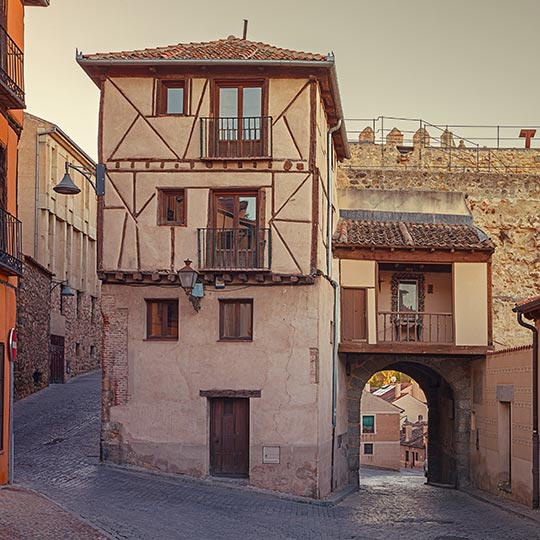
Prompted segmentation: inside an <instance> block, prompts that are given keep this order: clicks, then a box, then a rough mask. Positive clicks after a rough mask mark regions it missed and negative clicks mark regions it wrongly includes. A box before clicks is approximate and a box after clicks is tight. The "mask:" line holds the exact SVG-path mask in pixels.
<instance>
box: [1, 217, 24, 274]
mask: <svg viewBox="0 0 540 540" xmlns="http://www.w3.org/2000/svg"><path fill="white" fill-rule="evenodd" d="M0 269H1V270H3V271H4V272H6V273H8V274H9V275H16V276H20V275H21V274H22V255H21V222H20V221H19V220H18V219H17V218H16V217H15V216H12V215H11V214H10V213H9V212H6V211H5V210H2V209H0Z"/></svg>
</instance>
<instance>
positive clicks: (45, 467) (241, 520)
mask: <svg viewBox="0 0 540 540" xmlns="http://www.w3.org/2000/svg"><path fill="white" fill-rule="evenodd" d="M99 392H100V381H99V374H98V373H92V374H90V375H86V376H82V377H79V378H77V379H74V380H73V381H72V382H70V383H69V384H66V385H53V386H51V387H49V388H47V389H45V390H43V391H42V392H40V393H38V394H35V395H33V396H31V397H29V398H27V399H25V400H22V401H20V402H18V403H17V404H16V406H15V426H16V428H15V442H16V447H15V452H16V469H15V478H16V481H17V482H18V483H19V484H22V485H23V486H27V487H30V488H32V489H34V490H37V491H39V492H41V493H43V494H45V495H46V496H47V497H49V498H50V499H52V500H53V501H55V502H57V503H58V504H59V505H60V506H62V507H63V508H65V509H66V510H67V511H69V512H71V513H73V514H74V515H76V516H80V517H81V518H82V519H83V520H84V521H86V522H87V523H90V524H91V525H93V526H94V527H95V528H96V530H97V531H98V532H99V533H102V534H105V535H107V536H109V537H110V538H115V539H137V540H150V539H152V540H153V539H156V540H157V539H160V540H168V539H171V540H172V539H174V540H177V539H178V540H179V539H204V540H214V539H215V540H217V539H221V540H227V539H231V540H232V539H235V540H236V539H238V538H244V539H263V538H264V539H265V540H277V539H281V540H283V539H310V540H314V539H321V540H322V539H340V540H344V539H351V540H352V539H356V540H360V539H366V540H367V539H373V540H378V539H385V540H386V539H387V538H388V537H389V535H399V536H406V537H411V538H415V540H451V539H452V540H458V539H459V540H465V539H469V540H473V539H474V540H503V539H504V540H522V539H531V538H532V539H536V538H540V533H539V532H538V531H539V530H540V528H539V525H538V523H535V522H533V521H530V520H527V519H525V518H520V517H518V516H516V515H514V514H511V513H508V512H505V511H503V510H500V509H498V508H496V507H493V506H491V505H488V504H486V503H484V502H481V501H478V500H476V499H473V498H471V497H470V496H468V495H466V494H464V493H461V492H457V491H453V490H445V489H437V488H433V487H427V486H424V485H423V482H424V478H423V476H421V475H418V474H411V473H409V474H401V475H400V474H396V473H386V472H381V471H370V472H364V473H363V474H364V477H363V480H362V487H361V489H360V491H359V492H358V493H355V494H354V495H352V496H350V497H348V498H347V499H346V500H345V501H344V502H342V503H341V504H339V505H337V506H335V507H324V506H316V505H311V504H303V503H298V502H291V501H289V500H285V499H280V498H277V497H274V496H271V495H267V494H263V493H259V492H254V491H250V490H247V489H245V488H238V487H229V486H223V485H215V484H208V483H205V482H202V481H190V480H188V479H183V478H180V477H172V476H158V475H153V474H149V473H141V472H132V471H127V470H122V469H118V468H112V467H108V466H104V465H100V464H99V457H98V456H99V447H98V442H99ZM8 510H9V508H8ZM4 511H5V507H4V506H2V499H1V498H0V515H2V512H4ZM0 523H1V522H0ZM35 537H36V538H37V537H39V536H35ZM20 538H34V536H20ZM57 538H58V539H62V538H74V536H68V535H65V536H63V535H62V534H61V533H60V532H58V536H57Z"/></svg>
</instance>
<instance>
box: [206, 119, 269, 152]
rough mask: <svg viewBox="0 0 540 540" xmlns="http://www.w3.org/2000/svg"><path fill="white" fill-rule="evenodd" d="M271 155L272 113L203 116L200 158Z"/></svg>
mask: <svg viewBox="0 0 540 540" xmlns="http://www.w3.org/2000/svg"><path fill="white" fill-rule="evenodd" d="M271 158H272V117H271V116H258V117H249V118H247V117H246V118H237V117H220V118H201V159H217V160H231V159H271Z"/></svg>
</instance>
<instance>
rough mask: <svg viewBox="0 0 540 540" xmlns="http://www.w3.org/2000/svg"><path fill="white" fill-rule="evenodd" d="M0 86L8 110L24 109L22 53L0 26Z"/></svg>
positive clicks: (0, 96) (1, 96) (1, 97)
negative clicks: (2, 89)
mask: <svg viewBox="0 0 540 540" xmlns="http://www.w3.org/2000/svg"><path fill="white" fill-rule="evenodd" d="M0 84H1V85H2V86H3V87H4V91H3V92H1V95H0V100H2V99H3V101H4V103H5V105H6V107H7V108H8V109H14V108H24V53H23V52H22V51H21V49H20V48H19V47H18V46H17V45H16V44H15V42H14V41H13V40H12V39H11V37H10V36H9V34H8V33H7V32H6V30H5V28H3V27H2V26H0Z"/></svg>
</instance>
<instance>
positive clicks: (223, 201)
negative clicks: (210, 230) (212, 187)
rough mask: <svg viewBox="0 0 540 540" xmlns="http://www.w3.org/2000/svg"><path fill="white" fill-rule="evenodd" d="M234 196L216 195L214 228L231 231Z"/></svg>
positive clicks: (232, 226)
mask: <svg viewBox="0 0 540 540" xmlns="http://www.w3.org/2000/svg"><path fill="white" fill-rule="evenodd" d="M235 199H236V197H235V196H234V195H218V196H217V197H216V207H217V208H216V228H218V229H232V228H234V226H235V223H234V203H235Z"/></svg>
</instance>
